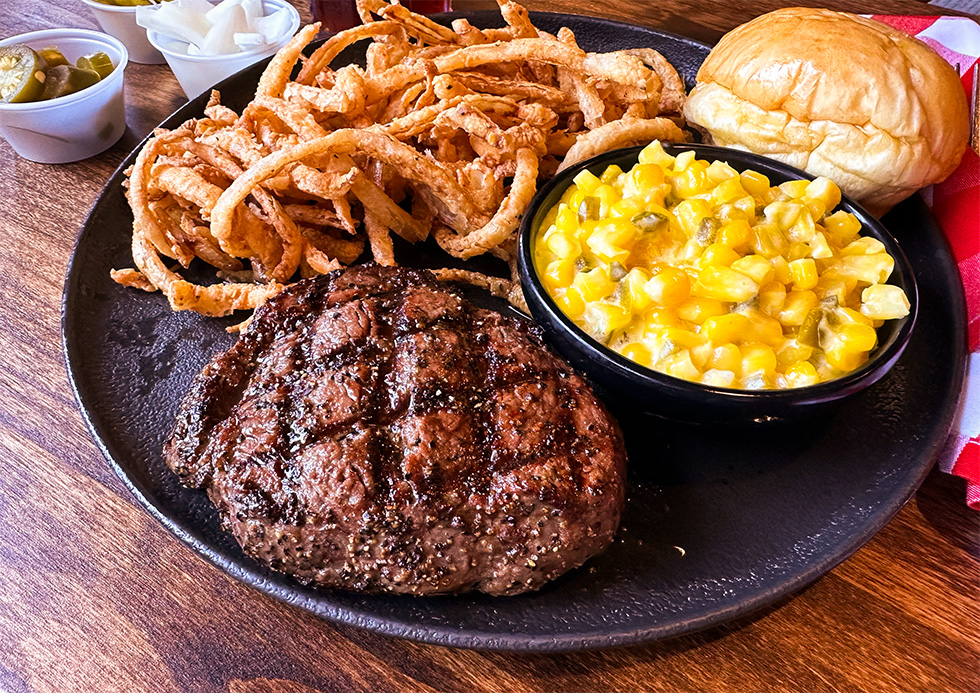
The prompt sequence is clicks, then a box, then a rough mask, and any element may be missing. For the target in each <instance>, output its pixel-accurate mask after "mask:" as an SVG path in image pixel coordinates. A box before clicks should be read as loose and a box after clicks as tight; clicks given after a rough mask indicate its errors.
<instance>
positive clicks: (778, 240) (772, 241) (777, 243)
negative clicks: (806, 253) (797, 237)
mask: <svg viewBox="0 0 980 693" xmlns="http://www.w3.org/2000/svg"><path fill="white" fill-rule="evenodd" d="M752 236H753V238H752V248H753V250H755V252H756V253H758V254H759V255H764V256H765V257H769V258H772V257H776V256H777V255H782V254H783V253H784V252H786V247H787V245H788V244H787V241H786V236H785V235H784V234H783V232H782V231H780V230H779V227H778V226H776V224H773V223H771V222H768V221H765V222H762V223H759V224H756V225H755V226H753V227H752Z"/></svg>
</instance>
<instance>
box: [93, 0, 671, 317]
mask: <svg viewBox="0 0 980 693" xmlns="http://www.w3.org/2000/svg"><path fill="white" fill-rule="evenodd" d="M498 4H499V5H500V13H501V17H502V18H503V20H504V23H505V26H503V27H501V28H494V29H479V28H477V27H474V26H473V25H471V24H470V23H469V22H468V21H467V20H465V19H457V20H454V21H453V23H452V26H443V25H440V24H438V23H436V22H434V21H432V20H431V19H429V18H427V17H424V16H422V15H419V14H415V13H413V12H411V11H409V10H408V9H407V8H405V7H403V6H402V5H400V4H397V3H389V2H388V1H387V0H358V1H357V11H358V14H359V16H360V17H361V19H362V21H363V22H364V23H363V24H362V25H361V26H357V27H354V28H352V29H348V30H345V31H341V32H339V33H337V34H335V35H333V36H332V37H331V38H329V39H328V40H326V41H325V42H324V43H323V44H322V45H321V46H319V47H318V48H316V49H315V50H314V51H312V53H311V54H310V55H309V56H308V57H307V56H305V55H304V49H305V48H306V46H307V45H308V44H309V43H310V41H311V40H312V39H313V38H314V37H315V36H316V34H317V31H318V30H319V25H316V24H314V25H310V26H307V27H304V28H302V29H301V30H300V31H299V32H297V34H296V35H295V36H294V37H293V38H292V39H291V40H290V41H289V43H288V44H287V45H286V46H285V47H283V48H282V49H281V50H280V51H279V52H278V53H277V54H276V55H275V56H274V57H273V59H272V60H271V61H270V63H269V65H268V66H267V67H266V69H265V70H264V71H263V73H262V75H261V78H260V79H259V82H258V85H257V88H256V92H255V95H254V98H253V99H252V100H251V101H250V102H249V103H248V104H247V105H246V106H245V107H244V109H243V110H242V111H241V113H240V114H239V113H236V112H235V111H234V110H232V109H231V108H228V107H227V106H224V105H222V104H221V103H220V95H219V94H218V93H217V92H212V96H211V100H210V102H209V103H208V105H207V107H206V108H205V109H204V114H203V117H200V118H194V119H191V120H188V121H187V122H185V123H183V124H182V125H181V126H179V127H177V128H175V129H173V130H157V131H156V132H155V133H154V135H153V137H151V138H150V139H149V140H148V141H147V143H146V144H145V145H144V147H143V149H142V150H141V151H140V153H139V155H138V157H137V159H136V161H135V163H134V164H133V166H132V168H131V169H130V170H129V172H128V181H127V186H128V188H127V199H128V201H129V204H130V206H131V208H132V210H133V238H132V250H133V260H134V264H135V265H136V269H121V270H113V272H112V277H113V278H114V279H115V280H116V281H117V282H119V283H121V284H124V285H126V286H130V287H134V288H139V289H142V290H145V291H155V290H160V291H162V292H163V293H164V295H166V297H167V299H168V301H169V302H170V305H171V306H172V307H173V308H174V309H175V310H195V311H198V312H201V313H204V314H206V315H215V316H218V315H227V314H229V313H231V312H233V311H236V310H243V309H251V308H255V307H257V306H258V305H260V304H261V303H263V302H264V301H265V300H267V299H268V298H269V297H270V296H272V295H274V294H275V293H276V292H278V291H279V290H281V288H282V287H283V286H285V285H287V284H288V283H289V282H291V281H294V280H295V279H296V278H297V277H308V276H312V275H316V274H322V273H325V272H330V271H333V270H335V269H338V268H340V267H342V266H344V265H348V264H351V263H353V262H357V261H361V260H363V259H365V258H369V259H371V260H373V261H374V262H377V263H379V264H383V265H395V264H397V258H396V250H397V248H399V247H400V246H399V244H400V243H401V242H402V241H405V242H408V243H418V242H422V241H425V240H426V239H427V238H428V237H429V236H432V237H433V238H434V241H435V243H436V244H437V245H438V246H439V248H441V249H442V250H443V251H444V252H445V253H447V255H448V256H452V257H454V258H458V259H459V260H462V261H464V262H465V261H467V260H469V259H471V258H473V257H475V256H478V255H482V254H487V253H489V254H493V255H495V256H497V257H498V258H500V259H503V260H505V261H507V262H509V263H510V264H511V265H512V267H513V263H514V252H515V251H514V249H515V248H516V239H517V228H518V226H519V222H520V219H521V216H522V215H523V214H524V212H525V210H526V209H527V206H528V204H529V203H530V201H531V199H532V198H533V196H534V193H535V192H536V190H537V187H538V184H539V183H540V182H541V181H543V180H546V179H547V178H548V177H550V176H552V175H554V174H555V173H556V172H557V171H559V170H562V169H563V168H566V167H568V166H570V165H571V164H573V163H576V162H578V161H581V160H583V159H585V158H588V157H589V156H592V155H593V154H596V153H599V152H602V151H605V150H607V149H611V148H615V147H621V146H625V145H629V144H638V143H641V142H648V141H650V140H652V139H662V140H667V141H678V140H686V139H688V135H687V134H686V133H685V132H684V131H683V130H682V129H681V128H680V127H679V124H683V119H682V117H681V111H682V107H683V104H684V99H685V92H684V83H683V80H681V78H680V76H679V75H678V74H677V71H676V70H675V69H674V68H673V66H671V65H670V63H669V62H668V61H667V60H666V59H665V58H664V57H663V56H662V55H660V54H659V53H657V52H656V51H654V50H652V49H646V48H638V49H631V50H625V51H614V52H610V53H590V52H587V51H585V50H583V49H582V48H581V47H580V46H579V45H578V42H577V41H576V39H575V36H574V34H573V32H572V31H571V30H569V29H567V28H562V29H561V30H559V31H558V32H557V33H556V35H554V36H552V35H550V34H547V33H545V32H542V31H539V30H538V29H537V28H536V27H535V26H534V25H533V23H532V22H531V21H530V19H529V15H528V12H527V10H526V9H525V8H524V7H522V6H521V5H519V4H517V3H516V2H513V1H512V0H498ZM360 41H365V42H366V43H367V49H366V51H365V59H364V61H363V62H362V63H360V64H345V65H338V66H334V65H333V63H334V61H335V59H336V58H337V57H338V56H339V55H340V54H341V52H342V51H344V50H345V49H347V48H350V47H352V46H354V44H356V43H358V42H360ZM294 75H295V76H294ZM395 236H398V237H399V238H398V239H396V238H395ZM448 260H449V258H448V257H447V261H448ZM192 263H198V264H200V263H206V265H208V266H210V267H212V268H214V270H215V275H214V283H212V282H210V281H205V282H203V283H202V284H195V283H192V282H190V281H188V280H187V279H185V278H184V277H183V276H182V275H184V274H187V271H188V270H191V271H193V270H192V269H191V265H192ZM447 264H448V263H447ZM197 274H198V275H200V272H197ZM438 275H439V276H440V277H441V278H443V279H452V280H454V281H464V282H468V283H471V284H476V285H478V286H481V287H483V288H485V289H487V290H488V291H491V292H492V293H494V294H496V295H499V296H504V297H506V298H507V299H508V300H510V301H511V302H512V303H514V304H515V305H518V306H520V305H522V303H523V301H522V297H521V295H520V285H519V283H518V282H517V281H516V280H515V278H514V276H513V275H512V276H511V278H510V279H502V278H499V277H486V276H484V275H481V274H478V273H476V272H472V271H470V270H464V269H454V270H441V271H439V272H438Z"/></svg>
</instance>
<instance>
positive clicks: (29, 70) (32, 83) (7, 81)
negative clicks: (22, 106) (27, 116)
mask: <svg viewBox="0 0 980 693" xmlns="http://www.w3.org/2000/svg"><path fill="white" fill-rule="evenodd" d="M44 81H45V76H44V71H43V70H42V63H41V58H40V56H38V54H37V53H36V52H35V51H34V49H33V48H31V47H30V46H23V45H14V46H0V103H24V102H25V101H35V100H37V99H38V97H40V96H41V92H42V90H43V89H44Z"/></svg>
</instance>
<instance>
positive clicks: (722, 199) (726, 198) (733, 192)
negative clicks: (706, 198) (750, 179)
mask: <svg viewBox="0 0 980 693" xmlns="http://www.w3.org/2000/svg"><path fill="white" fill-rule="evenodd" d="M715 163H718V162H715ZM712 166H714V164H712ZM708 178H709V179H710V178H711V166H709V167H708ZM742 197H745V188H743V187H742V183H741V181H739V179H738V177H737V176H736V177H735V178H728V179H727V180H722V181H721V182H719V183H718V185H716V186H715V189H714V190H712V191H711V201H712V202H714V203H715V204H716V205H721V204H725V203H727V202H734V201H735V200H738V199H740V198H742ZM753 208H754V205H753Z"/></svg>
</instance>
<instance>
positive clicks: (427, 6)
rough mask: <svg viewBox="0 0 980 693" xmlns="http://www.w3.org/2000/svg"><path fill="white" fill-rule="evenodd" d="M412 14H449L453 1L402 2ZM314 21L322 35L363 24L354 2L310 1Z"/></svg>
mask: <svg viewBox="0 0 980 693" xmlns="http://www.w3.org/2000/svg"><path fill="white" fill-rule="evenodd" d="M401 4H402V5H404V6H405V7H407V8H408V9H410V10H411V11H412V12H418V13H419V14H435V13H436V12H449V11H450V9H452V8H451V6H450V5H451V0H401ZM310 11H311V12H312V13H313V19H314V21H317V22H320V23H321V25H322V30H321V33H322V34H334V33H336V32H338V31H343V30H344V29H350V28H351V27H352V26H357V25H358V24H360V23H361V19H360V17H358V16H357V7H356V6H355V4H354V0H310Z"/></svg>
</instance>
